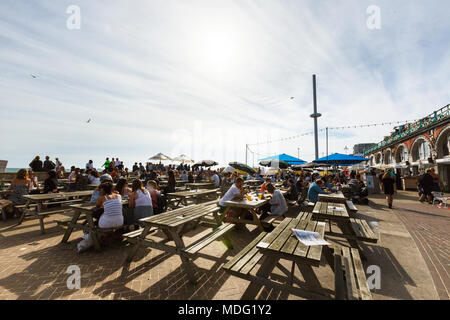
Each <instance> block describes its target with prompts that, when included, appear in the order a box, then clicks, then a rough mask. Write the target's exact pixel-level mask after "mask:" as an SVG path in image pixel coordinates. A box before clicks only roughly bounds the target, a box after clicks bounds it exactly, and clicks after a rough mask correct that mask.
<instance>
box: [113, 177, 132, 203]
mask: <svg viewBox="0 0 450 320" xmlns="http://www.w3.org/2000/svg"><path fill="white" fill-rule="evenodd" d="M114 191H116V192H117V193H118V194H120V195H121V196H122V198H124V199H128V198H129V197H130V195H131V193H132V191H131V189H130V188H128V181H127V179H125V178H120V179H119V181H117V184H116V186H115V187H114Z"/></svg>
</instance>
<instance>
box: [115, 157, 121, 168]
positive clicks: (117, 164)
mask: <svg viewBox="0 0 450 320" xmlns="http://www.w3.org/2000/svg"><path fill="white" fill-rule="evenodd" d="M114 165H115V167H116V168H119V166H120V160H119V158H116V162H114ZM119 170H120V169H119Z"/></svg>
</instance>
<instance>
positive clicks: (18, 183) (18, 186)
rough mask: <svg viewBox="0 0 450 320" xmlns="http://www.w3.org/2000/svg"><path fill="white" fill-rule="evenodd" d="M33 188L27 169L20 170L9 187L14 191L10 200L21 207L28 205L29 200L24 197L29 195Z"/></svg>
mask: <svg viewBox="0 0 450 320" xmlns="http://www.w3.org/2000/svg"><path fill="white" fill-rule="evenodd" d="M30 188H31V180H30V179H29V177H28V172H27V170H26V169H20V170H19V171H17V174H16V177H15V178H14V179H13V180H12V181H11V185H10V187H9V189H10V190H12V193H11V195H10V196H9V198H8V199H9V200H10V201H11V202H12V204H13V205H20V204H25V203H27V199H25V198H24V197H23V196H24V195H27V194H29V191H30Z"/></svg>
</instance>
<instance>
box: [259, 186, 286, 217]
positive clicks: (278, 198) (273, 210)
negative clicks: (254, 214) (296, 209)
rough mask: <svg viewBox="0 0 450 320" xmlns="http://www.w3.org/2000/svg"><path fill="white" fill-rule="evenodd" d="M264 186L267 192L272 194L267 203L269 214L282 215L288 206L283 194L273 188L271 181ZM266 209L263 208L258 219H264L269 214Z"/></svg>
mask: <svg viewBox="0 0 450 320" xmlns="http://www.w3.org/2000/svg"><path fill="white" fill-rule="evenodd" d="M266 188H267V191H268V192H269V194H271V195H272V199H271V200H270V202H269V203H268V205H270V215H277V216H284V214H285V213H286V212H287V211H288V206H287V203H286V200H285V199H284V197H283V194H282V193H281V191H280V190H278V189H275V187H274V186H273V184H271V183H269V184H268V185H267V187H266ZM267 211H268V210H263V213H262V214H261V216H260V220H264V219H265V218H266V217H267V216H268V215H269V213H268V212H267Z"/></svg>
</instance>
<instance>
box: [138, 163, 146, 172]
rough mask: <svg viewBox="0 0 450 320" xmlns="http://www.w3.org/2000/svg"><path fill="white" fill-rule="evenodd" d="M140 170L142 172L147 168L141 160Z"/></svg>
mask: <svg viewBox="0 0 450 320" xmlns="http://www.w3.org/2000/svg"><path fill="white" fill-rule="evenodd" d="M139 170H140V171H141V172H144V171H145V168H144V166H143V165H142V162H139Z"/></svg>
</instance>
